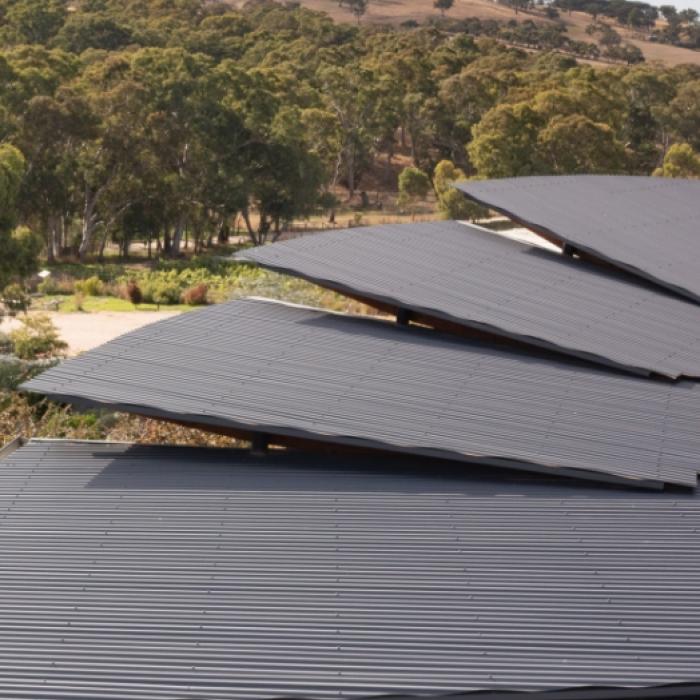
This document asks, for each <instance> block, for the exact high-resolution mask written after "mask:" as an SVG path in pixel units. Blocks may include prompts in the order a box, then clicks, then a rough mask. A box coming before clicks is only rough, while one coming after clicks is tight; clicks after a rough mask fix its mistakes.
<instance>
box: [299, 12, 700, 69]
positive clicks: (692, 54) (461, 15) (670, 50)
mask: <svg viewBox="0 0 700 700" xmlns="http://www.w3.org/2000/svg"><path fill="white" fill-rule="evenodd" d="M300 4H301V5H303V6H304V7H308V8H310V9H312V10H318V11H320V12H325V13H327V14H328V15H329V16H330V17H332V18H333V19H334V20H335V21H337V22H354V21H355V20H354V17H353V15H352V13H351V12H350V10H349V9H348V7H347V5H344V6H341V5H340V4H339V3H338V1H337V0H301V3H300ZM447 16H448V17H451V18H453V19H465V18H467V17H478V18H479V19H494V20H500V21H502V22H507V21H509V20H512V19H517V20H519V21H522V20H525V19H533V20H534V21H536V22H537V23H542V24H547V23H549V24H553V22H552V20H548V19H546V18H545V17H543V16H540V15H536V16H533V15H531V14H529V13H525V12H522V11H520V12H518V13H517V15H516V13H515V12H514V10H513V9H511V8H509V7H506V6H505V5H500V4H498V3H496V2H492V1H491V0H455V3H454V6H453V7H452V9H451V10H450V11H449V13H448V15H447ZM437 17H439V12H438V11H437V10H436V9H435V8H434V7H433V3H432V2H431V0H370V2H369V7H368V10H367V13H366V14H365V15H364V17H363V18H362V22H363V23H368V24H395V25H399V24H401V23H402V22H406V21H410V20H414V21H416V22H418V23H420V24H422V23H424V22H426V21H428V20H430V19H435V18H437ZM557 21H559V22H562V23H563V24H564V25H565V26H566V29H567V33H568V35H569V36H570V37H571V38H572V39H575V40H577V41H588V42H590V41H593V39H592V38H591V36H590V35H588V34H586V31H585V30H586V27H587V26H588V25H589V24H591V21H592V19H591V16H590V15H588V14H585V13H583V12H572V13H571V14H568V13H566V14H562V15H561V17H560V19H559V20H557ZM614 28H615V31H617V32H618V33H619V34H620V35H621V36H622V38H623V40H624V41H627V42H629V43H631V44H634V45H635V46H637V47H638V48H639V49H640V50H641V51H642V53H643V54H644V58H645V59H646V60H647V61H658V62H661V63H663V64H665V65H668V66H675V65H679V64H682V63H693V64H696V65H700V51H693V50H691V49H684V48H681V47H678V46H671V45H669V44H660V43H656V42H653V41H648V40H646V39H645V37H644V35H643V34H642V33H640V32H639V31H635V30H630V29H628V28H626V27H621V26H619V25H617V24H616V25H614ZM596 63H597V62H596Z"/></svg>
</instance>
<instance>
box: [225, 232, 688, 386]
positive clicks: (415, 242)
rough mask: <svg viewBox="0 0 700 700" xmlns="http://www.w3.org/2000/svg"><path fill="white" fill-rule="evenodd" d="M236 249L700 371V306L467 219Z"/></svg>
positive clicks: (385, 302) (569, 349)
mask: <svg viewBox="0 0 700 700" xmlns="http://www.w3.org/2000/svg"><path fill="white" fill-rule="evenodd" d="M698 235H699V236H700V232H698ZM236 257H237V258H238V259H241V260H247V261H250V262H255V263H258V264H260V265H263V266H265V267H268V268H271V269H274V270H277V271H280V272H285V273H289V274H293V275H297V276H300V277H304V278H305V279H308V280H311V281H312V282H316V283H318V284H321V285H324V286H328V287H332V288H334V289H337V290H339V291H342V292H345V293H348V294H351V295H355V296H360V297H363V298H365V299H369V300H370V302H371V300H375V301H377V302H378V304H380V305H381V306H383V307H384V308H386V307H390V308H392V307H393V308H402V309H408V310H410V311H412V312H414V313H417V314H420V315H421V316H422V317H428V318H432V319H441V320H444V321H448V322H450V323H456V324H459V325H460V326H466V327H468V328H472V329H476V330H478V331H485V332H488V333H495V334H497V335H501V336H505V337H507V338H510V339H515V340H518V341H520V342H524V343H528V344H531V345H537V346H540V347H545V348H550V349H552V350H556V351H559V352H564V353H566V354H569V355H574V356H577V357H582V358H585V359H590V360H593V361H595V362H599V363H603V364H606V365H614V366H617V367H620V368H623V369H627V370H630V371H634V372H637V373H646V374H649V373H652V372H653V373H658V374H662V375H666V376H669V377H674V378H676V377H678V376H680V375H685V376H689V377H700V307H699V306H697V305H696V304H693V303H692V302H690V301H685V300H681V299H678V298H677V297H674V296H672V295H670V294H666V293H664V292H659V291H658V288H654V287H653V286H651V285H648V284H646V283H644V282H640V283H636V282H634V281H633V280H632V281H630V280H629V278H628V279H621V278H620V276H619V275H617V274H615V273H614V272H608V271H606V270H603V269H601V268H600V267H597V266H595V265H591V264H588V263H584V262H581V261H574V260H572V259H571V258H568V257H565V256H562V255H560V254H557V253H553V252H550V251H547V250H542V249H538V248H533V247H532V246H527V245H522V244H520V243H516V242H514V241H510V240H507V239H505V238H503V237H501V236H497V235H494V234H492V233H490V232H487V231H484V230H482V229H478V228H475V227H473V226H466V225H464V224H460V223H458V222H455V221H441V222H432V223H416V224H399V225H393V226H372V227H369V228H356V229H349V230H344V231H335V232H332V233H323V234H318V235H314V236H307V237H305V238H298V239H295V240H292V241H285V242H282V243H275V244H273V245H267V246H261V247H258V248H250V249H247V250H245V251H242V252H241V253H239V254H238V255H237V256H236Z"/></svg>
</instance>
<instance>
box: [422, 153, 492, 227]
mask: <svg viewBox="0 0 700 700" xmlns="http://www.w3.org/2000/svg"><path fill="white" fill-rule="evenodd" d="M466 179H467V176H466V175H465V174H464V171H462V170H461V169H460V168H457V167H456V166H455V164H454V163H453V162H452V161H450V160H441V161H440V162H439V163H438V164H437V165H436V166H435V171H434V172H433V186H434V187H435V194H436V195H437V198H438V208H439V209H440V213H441V214H442V215H443V217H444V218H445V219H471V220H474V219H479V218H482V217H485V216H486V215H487V214H488V210H487V209H485V208H484V207H481V206H479V205H478V204H476V203H474V202H472V201H471V200H469V199H467V198H466V197H465V196H464V195H463V194H462V193H461V192H460V191H459V190H457V189H455V188H454V187H453V185H454V184H455V183H456V182H460V181H462V180H466Z"/></svg>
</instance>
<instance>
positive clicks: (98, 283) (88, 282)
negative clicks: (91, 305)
mask: <svg viewBox="0 0 700 700" xmlns="http://www.w3.org/2000/svg"><path fill="white" fill-rule="evenodd" d="M75 291H76V293H80V294H84V295H85V296H86V297H99V296H101V295H102V294H103V293H104V285H103V284H102V280H101V279H100V278H99V277H98V276H97V275H93V276H92V277H88V278H87V279H84V280H78V281H77V282H76V283H75Z"/></svg>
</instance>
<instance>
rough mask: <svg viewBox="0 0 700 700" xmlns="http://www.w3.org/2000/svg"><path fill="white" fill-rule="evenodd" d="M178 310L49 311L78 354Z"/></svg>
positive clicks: (10, 324) (4, 324) (8, 326)
mask: <svg viewBox="0 0 700 700" xmlns="http://www.w3.org/2000/svg"><path fill="white" fill-rule="evenodd" d="M177 314H178V312H176V311H98V312H95V313H80V312H76V313H49V314H48V315H49V316H50V317H51V320H52V321H53V322H54V324H55V326H56V328H58V332H59V334H60V336H61V338H63V340H65V341H66V343H68V352H69V354H71V355H77V354H78V353H79V352H83V351H84V350H91V349H92V348H95V347H97V346H98V345H102V343H106V342H107V341H108V340H112V338H116V337H117V336H118V335H122V334H123V333H128V332H129V331H133V330H135V329H136V328H141V327H142V326H145V325H147V324H149V323H153V322H154V321H160V320H161V319H163V318H171V317H172V316H176V315H177ZM18 325H19V321H17V320H16V319H7V318H5V319H4V320H3V321H0V331H2V332H4V333H7V332H9V331H10V330H12V329H13V328H14V327H16V326H18Z"/></svg>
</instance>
